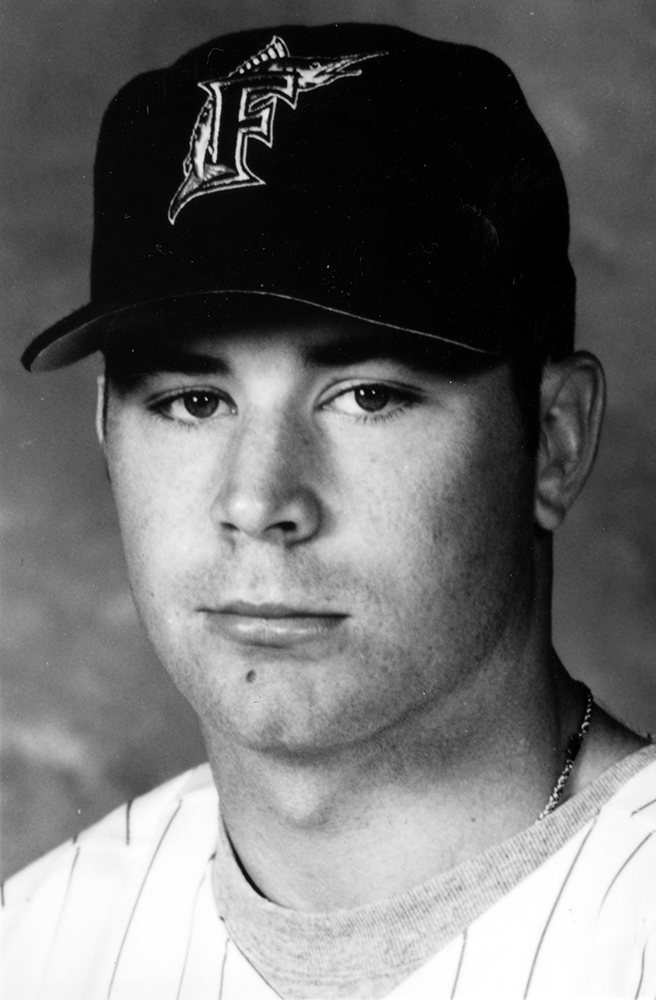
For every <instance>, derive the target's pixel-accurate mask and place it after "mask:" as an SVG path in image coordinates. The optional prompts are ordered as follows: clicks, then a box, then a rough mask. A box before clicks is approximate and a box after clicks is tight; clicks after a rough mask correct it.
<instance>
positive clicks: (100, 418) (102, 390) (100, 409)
mask: <svg viewBox="0 0 656 1000" xmlns="http://www.w3.org/2000/svg"><path fill="white" fill-rule="evenodd" d="M106 421H107V380H106V378H105V376H104V375H99V376H98V395H97V397H96V437H97V438H98V441H99V443H100V447H101V448H104V447H105V423H106Z"/></svg>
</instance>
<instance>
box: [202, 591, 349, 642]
mask: <svg viewBox="0 0 656 1000" xmlns="http://www.w3.org/2000/svg"><path fill="white" fill-rule="evenodd" d="M202 611H203V612H204V613H205V614H206V615H207V620H208V624H209V627H210V628H211V629H212V630H213V631H217V632H218V633H219V634H220V635H222V636H223V637H224V638H226V639H230V640H231V641H232V642H237V643H240V644H243V645H247V646H275V647H278V648H284V647H285V646H297V645H301V644H303V643H307V642H314V641H316V640H317V639H324V638H326V637H328V636H330V635H331V634H332V633H333V632H335V631H337V630H338V629H339V628H340V626H341V625H343V623H344V622H345V621H346V619H347V618H348V615H345V614H340V613H335V612H326V611H315V610H310V609H307V608H302V607H300V608H299V607H293V606H291V605H287V604H277V603H263V604H251V603H249V602H247V601H234V602H231V603H229V604H225V605H222V606H220V607H218V608H216V609H213V608H203V609H202Z"/></svg>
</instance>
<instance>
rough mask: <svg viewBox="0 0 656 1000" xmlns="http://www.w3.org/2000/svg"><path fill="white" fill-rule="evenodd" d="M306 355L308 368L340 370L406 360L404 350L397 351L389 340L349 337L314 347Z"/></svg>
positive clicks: (397, 348) (307, 350) (398, 348)
mask: <svg viewBox="0 0 656 1000" xmlns="http://www.w3.org/2000/svg"><path fill="white" fill-rule="evenodd" d="M304 355H305V357H304V360H305V364H306V365H307V366H308V367H310V366H312V365H316V366H317V367H319V368H339V367H347V366H348V365H357V364H361V363H363V362H365V361H380V360H381V359H388V360H390V361H398V360H403V358H404V352H403V350H402V349H401V348H400V347H398V346H397V347H396V349H395V348H394V346H393V344H392V343H391V342H390V341H389V340H387V339H382V340H374V339H373V338H366V339H363V338H357V339H354V338H348V337H344V338H340V339H339V340H335V341H331V342H330V343H326V344H315V345H312V346H310V347H308V348H307V349H306V350H305V352H304Z"/></svg>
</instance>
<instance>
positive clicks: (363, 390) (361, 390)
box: [325, 382, 412, 419]
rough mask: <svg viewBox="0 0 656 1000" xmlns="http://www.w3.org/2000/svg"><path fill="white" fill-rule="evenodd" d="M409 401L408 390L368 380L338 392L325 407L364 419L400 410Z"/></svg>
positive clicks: (384, 415)
mask: <svg viewBox="0 0 656 1000" xmlns="http://www.w3.org/2000/svg"><path fill="white" fill-rule="evenodd" d="M411 402H412V397H411V394H410V393H409V392H402V391H401V390H400V389H394V388H393V387H392V386H390V385H385V384H384V383H380V382H369V383H363V384H361V385H355V386H352V387H351V388H350V389H347V390H346V391H345V392H341V393H339V395H337V396H335V397H334V398H333V399H332V400H330V402H329V403H327V404H326V406H325V408H326V409H329V410H335V411H336V412H337V413H344V414H347V415H349V416H354V417H362V418H364V419H367V417H368V416H371V417H376V416H378V417H380V418H382V417H386V416H392V415H393V414H396V413H398V412H401V411H402V410H404V409H405V408H406V407H407V406H409V405H410V404H411Z"/></svg>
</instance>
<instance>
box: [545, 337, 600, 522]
mask: <svg viewBox="0 0 656 1000" xmlns="http://www.w3.org/2000/svg"><path fill="white" fill-rule="evenodd" d="M540 396H541V400H540V404H541V408H540V447H539V450H538V458H537V469H536V481H535V520H536V522H537V524H539V525H540V527H541V528H543V529H544V530H545V531H554V530H555V529H556V528H557V527H558V526H559V525H560V524H561V522H562V521H563V519H564V517H565V515H566V513H567V511H568V510H569V508H570V507H571V505H572V504H573V503H574V501H575V500H576V498H577V496H578V495H579V493H580V492H581V490H582V488H583V486H584V484H585V481H586V479H587V478H588V475H589V473H590V470H591V469H592V466H593V464H594V459H595V455H596V452H597V446H598V444H599V436H600V432H601V424H602V419H603V414H604V405H605V398H606V388H605V379H604V372H603V368H602V366H601V363H600V362H599V361H598V359H597V358H596V357H595V356H594V355H593V354H589V353H588V352H587V351H579V352H577V353H576V354H573V355H571V356H570V357H568V358H565V359H564V360H563V361H559V362H553V363H551V362H549V363H548V364H547V365H546V366H545V370H544V375H543V378H542V386H541V392H540Z"/></svg>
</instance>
